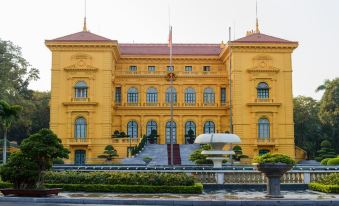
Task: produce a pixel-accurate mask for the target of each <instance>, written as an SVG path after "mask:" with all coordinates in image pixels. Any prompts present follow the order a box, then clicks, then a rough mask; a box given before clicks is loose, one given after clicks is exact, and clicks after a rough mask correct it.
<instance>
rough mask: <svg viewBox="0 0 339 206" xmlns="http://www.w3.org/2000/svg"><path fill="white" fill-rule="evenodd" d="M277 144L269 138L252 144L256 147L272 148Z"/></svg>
mask: <svg viewBox="0 0 339 206" xmlns="http://www.w3.org/2000/svg"><path fill="white" fill-rule="evenodd" d="M277 143H278V141H277V140H275V139H271V138H258V139H256V140H255V142H254V144H255V145H258V146H274V145H276V144H277Z"/></svg>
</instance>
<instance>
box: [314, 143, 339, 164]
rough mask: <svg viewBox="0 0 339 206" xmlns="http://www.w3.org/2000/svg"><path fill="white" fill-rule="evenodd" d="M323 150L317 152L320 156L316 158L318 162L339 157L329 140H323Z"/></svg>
mask: <svg viewBox="0 0 339 206" xmlns="http://www.w3.org/2000/svg"><path fill="white" fill-rule="evenodd" d="M320 146H321V149H320V150H319V151H318V152H317V153H318V156H317V157H316V158H315V159H316V160H317V161H319V162H320V161H322V160H323V159H326V158H333V157H336V156H337V155H336V154H335V151H334V149H333V147H332V143H331V142H330V141H328V140H323V141H322V142H321V144H320Z"/></svg>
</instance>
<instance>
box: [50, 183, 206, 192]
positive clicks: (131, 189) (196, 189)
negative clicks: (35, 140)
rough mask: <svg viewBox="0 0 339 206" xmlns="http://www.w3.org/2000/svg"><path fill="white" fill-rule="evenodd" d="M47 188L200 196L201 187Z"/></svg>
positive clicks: (199, 185)
mask: <svg viewBox="0 0 339 206" xmlns="http://www.w3.org/2000/svg"><path fill="white" fill-rule="evenodd" d="M45 187H47V188H62V189H63V190H64V191H76V192H78V191H79V192H80V191H82V192H118V193H176V194H201V193H202V191H203V186H202V184H201V183H197V184H194V185H191V186H167V185H162V186H151V185H105V184H45Z"/></svg>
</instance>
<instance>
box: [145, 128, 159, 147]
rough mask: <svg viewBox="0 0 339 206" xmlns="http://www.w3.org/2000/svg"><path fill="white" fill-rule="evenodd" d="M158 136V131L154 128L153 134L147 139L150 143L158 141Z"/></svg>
mask: <svg viewBox="0 0 339 206" xmlns="http://www.w3.org/2000/svg"><path fill="white" fill-rule="evenodd" d="M158 137H159V135H158V131H157V130H155V129H152V131H151V134H149V135H148V136H147V139H148V141H149V143H151V144H154V143H155V142H156V141H157V139H158Z"/></svg>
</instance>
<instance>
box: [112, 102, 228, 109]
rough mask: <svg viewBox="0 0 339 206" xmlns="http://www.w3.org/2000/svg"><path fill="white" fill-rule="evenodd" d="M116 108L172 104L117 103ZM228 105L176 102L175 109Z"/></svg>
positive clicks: (168, 104)
mask: <svg viewBox="0 0 339 206" xmlns="http://www.w3.org/2000/svg"><path fill="white" fill-rule="evenodd" d="M113 106H114V107H115V108H119V107H131V108H133V107H138V108H139V107H144V108H147V107H170V106H171V103H169V102H162V103H160V102H146V103H139V102H136V103H126V102H125V103H117V102H115V103H114V105H113ZM227 106H228V104H227V103H185V102H180V103H179V102H174V103H173V107H199V108H221V107H227Z"/></svg>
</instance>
